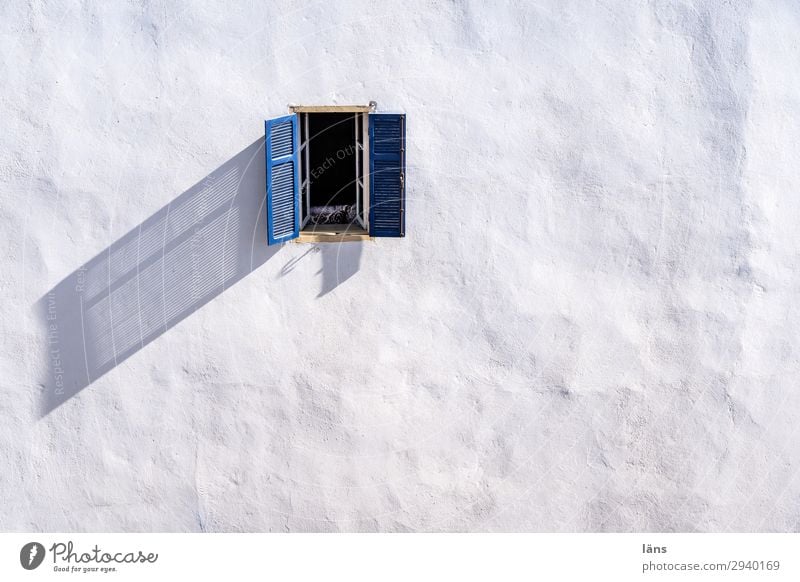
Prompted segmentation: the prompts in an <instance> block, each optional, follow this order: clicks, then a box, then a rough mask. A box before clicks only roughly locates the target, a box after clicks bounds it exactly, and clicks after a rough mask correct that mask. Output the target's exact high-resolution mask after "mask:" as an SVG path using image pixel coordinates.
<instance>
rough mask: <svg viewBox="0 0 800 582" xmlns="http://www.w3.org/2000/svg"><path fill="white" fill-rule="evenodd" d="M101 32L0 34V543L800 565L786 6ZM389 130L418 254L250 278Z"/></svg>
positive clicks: (319, 10) (266, 17) (57, 16)
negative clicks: (330, 148)
mask: <svg viewBox="0 0 800 582" xmlns="http://www.w3.org/2000/svg"><path fill="white" fill-rule="evenodd" d="M34 4H36V5H34ZM113 4H115V3H102V2H96V3H94V5H91V4H90V5H88V6H85V7H75V6H71V5H69V6H68V5H55V6H49V7H41V6H38V3H32V2H31V3H30V5H29V3H27V2H22V1H12V2H11V3H6V4H4V5H3V7H2V8H0V22H2V23H3V24H2V27H3V29H4V34H3V35H2V36H0V47H1V48H2V54H3V59H2V60H0V67H2V69H0V78H3V79H4V82H3V83H2V85H0V99H1V101H0V103H1V104H2V107H1V108H0V110H2V111H3V112H4V113H3V122H2V131H0V156H2V158H0V160H1V161H0V169H2V172H0V185H1V186H2V193H3V195H2V206H1V207H0V211H1V212H2V216H1V217H0V218H1V219H2V228H0V237H2V240H0V249H2V256H3V259H2V260H3V269H2V275H1V276H0V288H2V290H3V294H4V296H5V301H4V302H3V303H2V305H0V325H2V335H0V337H1V338H2V342H3V343H2V346H1V347H2V349H0V354H1V355H0V373H2V378H3V379H4V380H3V382H2V387H3V396H2V398H1V399H0V408H1V409H2V419H3V421H2V422H0V473H2V478H0V499H2V500H3V511H2V512H0V528H1V529H3V530H58V531H63V530H79V531H82V530H88V531H97V530H124V531H151V530H158V531H163V530H167V531H198V530H207V531H238V530H244V531H267V530H269V531H307V530H314V531H318V530H322V531H328V530H347V531H350V530H365V531H372V530H380V531H395V530H523V531H527V530H535V531H541V530H546V531H562V530H570V531H572V530H590V531H598V530H643V531H649V530H695V529H698V530H714V531H728V530H737V531H738V530H747V531H751V530H777V531H786V530H796V529H797V527H798V520H799V519H800V506H798V502H797V500H798V495H800V480H798V479H797V478H796V476H797V471H798V463H800V451H799V450H798V447H797V445H796V443H797V440H798V434H797V427H798V426H800V423H799V422H798V421H800V418H799V417H798V410H800V393H798V391H797V380H796V378H797V372H798V369H797V368H798V333H800V332H798V329H800V311H798V308H797V307H796V301H795V297H796V295H797V291H798V287H799V286H800V281H799V280H798V275H797V272H798V271H797V269H798V266H800V261H799V260H798V241H800V237H799V236H798V235H797V225H798V223H800V202H799V201H798V200H799V199H798V196H797V183H798V178H800V164H798V161H799V158H800V156H798V151H799V150H798V147H797V144H798V143H799V142H800V129H798V128H799V127H800V124H798V121H800V83H799V81H800V78H799V76H798V67H797V63H798V62H800V45H798V43H797V42H796V38H797V34H798V29H799V28H800V10H798V8H797V5H796V3H794V2H791V1H790V0H786V1H783V2H781V1H768V2H758V3H752V4H751V3H749V2H731V3H720V2H715V1H713V0H707V1H697V2H694V3H689V2H680V1H674V2H673V1H666V0H654V1H651V2H649V3H631V2H622V1H619V2H596V1H580V2H577V1H576V2H564V1H563V0H547V1H544V2H536V3H535V4H534V3H530V4H528V3H514V4H513V5H500V6H492V7H489V6H488V4H490V3H484V2H470V3H465V2H453V3H445V2H438V1H434V0H430V1H427V2H426V1H412V2H404V3H388V2H386V3H377V4H376V3H374V2H366V1H365V2H359V1H355V0H354V1H350V2H347V3H341V4H337V5H336V6H335V7H334V6H331V5H329V3H327V2H299V3H289V2H285V3H283V5H280V4H275V5H273V6H263V5H262V3H255V2H254V3H251V4H249V5H247V6H244V5H243V6H237V7H230V6H228V5H227V4H228V3H220V5H219V6H218V7H216V8H205V9H202V10H201V9H199V8H197V7H196V6H191V5H189V4H188V3H187V4H186V5H180V4H178V3H175V2H155V3H149V4H147V5H146V6H144V7H141V6H139V5H138V3H134V2H131V3H129V5H127V6H123V7H120V6H113ZM372 99H374V100H376V101H377V102H378V104H379V108H380V109H381V110H395V111H404V112H406V113H407V116H408V166H409V167H408V173H407V184H408V215H407V232H408V236H407V237H406V238H405V239H383V240H378V241H375V242H368V243H364V244H363V245H362V244H354V243H349V244H343V245H339V246H337V245H319V246H318V247H314V246H309V245H299V244H288V245H285V246H284V247H282V248H280V249H278V250H277V251H274V250H268V249H267V248H266V246H265V243H264V236H265V233H264V216H263V206H262V204H263V171H264V162H263V149H260V148H261V141H260V140H261V139H262V132H263V119H264V118H267V117H272V116H278V115H281V114H284V113H285V112H286V104H287V103H289V102H296V103H340V104H343V103H365V102H367V101H369V100H372ZM165 224H166V225H168V226H167V228H166V229H165ZM82 267H85V268H86V270H85V271H83V270H81V268H82ZM76 286H78V290H77V291H76ZM48 294H50V295H49V298H50V300H52V302H51V301H49V299H48ZM81 297H82V298H83V299H84V300H85V301H87V303H86V304H85V305H84V312H83V313H82V312H81V303H80V299H81ZM89 299H93V302H91V304H90V303H89V302H88V300H89ZM48 315H50V316H51V317H52V318H55V319H51V320H48V319H47V316H48ZM50 323H54V324H55V328H54V330H53V331H52V333H51V335H50V339H51V340H52V343H50V344H48V335H47V328H46V325H47V324H50ZM56 349H57V350H58V352H55V351H54V350H56ZM56 358H57V359H58V360H60V361H54V360H55V359H56ZM58 367H60V368H61V369H63V370H64V372H63V375H64V378H63V380H64V382H65V384H66V386H65V390H64V394H62V395H59V396H56V395H55V393H54V390H55V388H56V386H55V383H56V378H55V376H54V371H55V370H54V368H58ZM87 370H89V371H90V374H89V375H90V378H89V380H88V381H87V380H85V379H84V378H86V371H87ZM96 376H99V377H96Z"/></svg>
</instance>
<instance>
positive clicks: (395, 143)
mask: <svg viewBox="0 0 800 582" xmlns="http://www.w3.org/2000/svg"><path fill="white" fill-rule="evenodd" d="M374 108H375V105H374V103H371V104H370V105H366V106H360V105H355V106H293V107H290V111H292V114H291V115H288V116H284V117H280V118H278V119H273V120H269V121H267V122H266V124H265V140H266V156H267V242H268V244H270V245H272V244H278V243H281V242H285V241H287V240H292V239H295V238H299V239H300V240H301V241H313V242H321V241H343V240H363V239H366V238H370V237H376V236H390V237H402V236H405V115H403V114H384V113H374V112H373V111H374Z"/></svg>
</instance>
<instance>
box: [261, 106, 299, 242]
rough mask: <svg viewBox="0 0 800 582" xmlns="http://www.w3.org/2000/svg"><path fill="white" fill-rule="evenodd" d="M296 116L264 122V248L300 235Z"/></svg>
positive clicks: (297, 129)
mask: <svg viewBox="0 0 800 582" xmlns="http://www.w3.org/2000/svg"><path fill="white" fill-rule="evenodd" d="M299 137H300V131H299V128H298V124H297V115H296V114H292V115H286V116H285V117H278V118H277V119H269V120H267V121H265V122H264V139H265V140H266V142H267V143H266V156H267V244H268V245H274V244H279V243H282V242H285V241H287V240H292V239H293V238H297V237H298V235H299V234H300V204H299V201H300V169H299V166H298V157H297V155H298V149H299V148H298V145H299Z"/></svg>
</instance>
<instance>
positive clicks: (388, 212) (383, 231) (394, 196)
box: [369, 113, 406, 236]
mask: <svg viewBox="0 0 800 582" xmlns="http://www.w3.org/2000/svg"><path fill="white" fill-rule="evenodd" d="M405 165H406V116H405V115H404V114H398V113H371V114H370V116H369V174H370V176H369V178H370V187H369V190H370V191H369V234H370V236H405V235H406V218H405V210H406V186H405V171H406V168H405Z"/></svg>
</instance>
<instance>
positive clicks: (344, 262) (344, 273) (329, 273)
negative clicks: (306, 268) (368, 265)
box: [317, 241, 364, 298]
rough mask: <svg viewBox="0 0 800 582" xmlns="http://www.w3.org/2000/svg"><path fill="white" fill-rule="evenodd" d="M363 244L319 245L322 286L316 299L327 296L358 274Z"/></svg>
mask: <svg viewBox="0 0 800 582" xmlns="http://www.w3.org/2000/svg"><path fill="white" fill-rule="evenodd" d="M363 246H364V243H362V242H360V241H359V242H345V243H341V244H331V243H328V244H323V245H320V255H321V256H322V267H321V269H320V271H319V272H318V274H320V273H321V274H322V284H321V287H320V290H319V294H318V295H317V298H320V297H322V296H323V295H327V294H328V293H330V292H331V291H333V290H334V289H335V288H336V287H338V286H339V285H341V284H342V283H344V282H345V281H347V280H348V279H349V278H350V277H352V276H353V275H355V274H356V273H357V272H358V267H359V265H360V264H361V251H362V250H363Z"/></svg>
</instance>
